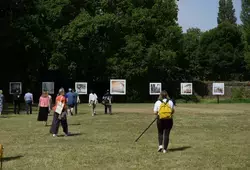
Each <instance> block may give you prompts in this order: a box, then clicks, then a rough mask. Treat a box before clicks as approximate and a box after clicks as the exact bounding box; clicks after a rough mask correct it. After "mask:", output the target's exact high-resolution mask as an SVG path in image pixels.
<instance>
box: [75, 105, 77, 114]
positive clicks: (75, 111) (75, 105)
mask: <svg viewBox="0 0 250 170" xmlns="http://www.w3.org/2000/svg"><path fill="white" fill-rule="evenodd" d="M75 114H76V115H77V103H76V104H75Z"/></svg>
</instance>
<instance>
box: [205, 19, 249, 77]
mask: <svg viewBox="0 0 250 170" xmlns="http://www.w3.org/2000/svg"><path fill="white" fill-rule="evenodd" d="M244 45H245V44H244V39H243V36H242V32H241V30H240V29H239V27H238V26H236V25H232V24H230V23H227V22H225V23H222V24H220V25H219V26H218V27H217V28H214V29H212V30H209V31H207V32H205V33H204V34H203V35H202V36H201V41H200V58H201V60H200V61H201V62H200V63H201V66H202V67H203V69H204V70H203V79H205V80H222V81H225V80H232V79H233V80H239V79H242V76H243V75H242V73H244V71H245V63H244V57H243V56H244V54H243V52H244Z"/></svg>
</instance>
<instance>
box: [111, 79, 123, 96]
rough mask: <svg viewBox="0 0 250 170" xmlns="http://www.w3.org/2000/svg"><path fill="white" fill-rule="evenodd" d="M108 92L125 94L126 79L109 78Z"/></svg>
mask: <svg viewBox="0 0 250 170" xmlns="http://www.w3.org/2000/svg"><path fill="white" fill-rule="evenodd" d="M110 94H116V95H125V94H126V80H124V79H111V80H110Z"/></svg>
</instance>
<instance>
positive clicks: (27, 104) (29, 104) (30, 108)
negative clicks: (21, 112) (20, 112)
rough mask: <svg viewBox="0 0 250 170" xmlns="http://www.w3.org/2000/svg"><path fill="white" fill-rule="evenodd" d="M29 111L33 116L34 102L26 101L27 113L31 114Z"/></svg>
mask: <svg viewBox="0 0 250 170" xmlns="http://www.w3.org/2000/svg"><path fill="white" fill-rule="evenodd" d="M29 111H30V114H32V101H31V100H28V101H26V113H27V114H29Z"/></svg>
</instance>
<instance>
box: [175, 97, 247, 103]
mask: <svg viewBox="0 0 250 170" xmlns="http://www.w3.org/2000/svg"><path fill="white" fill-rule="evenodd" d="M176 103H177V104H178V103H195V102H194V101H191V100H189V101H187V102H186V100H184V99H178V100H176ZM198 103H202V104H215V103H217V98H216V97H214V98H210V99H209V98H206V99H200V101H199V102H198ZM219 103H250V99H228V98H223V97H220V98H219Z"/></svg>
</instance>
